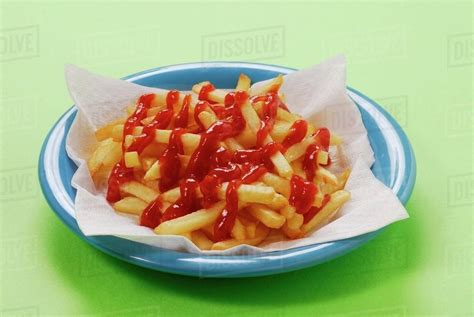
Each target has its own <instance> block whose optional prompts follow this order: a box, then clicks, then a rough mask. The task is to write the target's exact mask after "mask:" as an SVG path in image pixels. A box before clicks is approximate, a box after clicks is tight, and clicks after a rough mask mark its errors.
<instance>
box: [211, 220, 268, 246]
mask: <svg viewBox="0 0 474 317" xmlns="http://www.w3.org/2000/svg"><path fill="white" fill-rule="evenodd" d="M269 233H270V229H268V228H267V227H265V226H264V225H262V224H259V225H258V226H257V229H256V231H255V237H254V238H251V239H245V240H242V241H239V240H237V239H229V240H224V241H220V242H216V243H214V244H213V245H212V248H211V250H227V249H230V248H232V247H235V246H238V245H240V244H248V245H257V244H259V243H260V242H262V241H263V240H265V238H266V237H267V236H268V234H269Z"/></svg>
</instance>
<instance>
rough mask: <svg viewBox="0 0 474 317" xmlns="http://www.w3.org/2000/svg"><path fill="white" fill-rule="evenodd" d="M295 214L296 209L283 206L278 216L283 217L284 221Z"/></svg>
mask: <svg viewBox="0 0 474 317" xmlns="http://www.w3.org/2000/svg"><path fill="white" fill-rule="evenodd" d="M295 213H296V209H295V207H293V206H290V205H288V206H285V207H283V208H282V209H281V210H280V214H281V215H282V216H283V217H285V218H286V219H291V218H293V216H294V214H295Z"/></svg>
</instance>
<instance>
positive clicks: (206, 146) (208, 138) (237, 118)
mask: <svg viewBox="0 0 474 317" xmlns="http://www.w3.org/2000/svg"><path fill="white" fill-rule="evenodd" d="M247 98H248V95H247V93H246V92H237V93H236V94H235V98H234V100H235V102H234V104H233V105H232V106H231V107H232V116H231V117H230V118H229V119H228V120H222V121H217V122H215V123H213V124H212V125H211V126H210V127H209V129H207V130H206V131H205V132H204V133H203V134H201V140H200V141H199V145H198V147H197V149H196V150H195V151H194V153H193V154H192V155H191V158H190V160H189V163H188V166H187V168H186V172H185V177H188V178H195V179H197V180H202V179H203V178H204V176H206V174H207V173H208V172H209V170H210V167H211V163H212V162H211V161H210V160H209V154H211V153H215V152H216V150H217V149H218V148H219V142H220V141H222V140H224V139H226V138H229V137H233V136H235V135H237V134H239V133H240V132H241V131H242V130H243V129H244V128H245V120H244V119H243V116H242V112H241V111H240V108H241V106H242V104H243V103H244V102H245V101H246V100H247Z"/></svg>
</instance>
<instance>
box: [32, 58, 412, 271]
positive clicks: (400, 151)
mask: <svg viewBox="0 0 474 317" xmlns="http://www.w3.org/2000/svg"><path fill="white" fill-rule="evenodd" d="M293 71H294V69H290V68H285V67H279V66H271V65H264V64H252V63H194V64H183V65H174V66H167V67H160V68H155V69H152V70H147V71H144V72H140V73H137V74H134V75H131V76H128V77H126V78H124V79H125V80H128V81H131V82H134V83H137V84H140V85H144V86H150V87H160V88H167V89H172V88H173V89H180V90H190V89H191V87H192V85H193V84H194V83H196V82H200V81H204V80H210V81H211V82H213V83H214V84H216V85H217V86H218V87H221V88H232V87H234V85H235V80H236V78H237V77H238V75H239V74H240V73H245V74H247V75H249V76H250V78H252V80H253V81H260V80H264V79H268V78H272V77H275V76H277V75H278V74H288V73H290V72H293ZM348 93H349V95H350V97H351V98H352V99H353V100H354V101H355V103H356V104H357V106H358V107H359V110H360V112H361V114H362V119H363V122H364V125H365V126H366V128H367V130H368V132H369V139H370V143H371V145H372V148H373V150H374V153H375V164H374V165H373V167H372V171H373V173H374V174H375V176H376V177H377V178H378V179H379V180H381V181H382V182H383V183H384V184H385V185H387V186H388V187H390V188H391V189H392V190H393V191H394V192H395V193H396V195H397V196H398V198H399V199H400V200H401V201H402V202H403V203H406V202H407V200H408V198H409V197H410V194H411V192H412V190H413V186H414V183H415V174H416V167H415V157H414V155H413V151H412V148H411V146H410V143H409V141H408V139H407V137H406V135H405V133H404V132H403V131H402V129H401V127H400V126H399V125H398V124H397V122H396V121H395V120H394V119H393V118H392V117H391V116H390V115H389V114H388V113H387V112H386V111H385V110H384V109H382V107H380V106H379V105H377V104H376V103H375V102H374V101H373V100H371V99H369V98H367V97H366V96H364V95H363V94H361V93H360V92H358V91H357V90H355V89H352V88H348ZM76 112H77V109H76V108H75V107H72V108H71V109H69V111H67V112H66V113H65V114H64V115H63V116H62V117H61V118H60V119H59V120H58V122H57V123H56V124H55V125H54V127H53V128H52V129H51V131H50V132H49V134H48V136H47V137H46V140H45V141H44V144H43V147H42V150H41V154H40V158H39V167H38V169H39V170H38V172H39V179H40V183H41V188H42V190H43V194H44V196H45V197H46V199H47V201H48V203H49V205H50V206H51V208H52V209H53V210H54V212H55V213H56V214H57V215H58V217H59V218H60V219H61V220H62V221H63V222H64V223H65V224H66V225H67V226H68V227H69V228H70V229H71V230H72V231H73V232H74V233H75V234H77V235H78V236H79V237H81V238H82V239H84V240H85V241H87V242H88V243H90V244H91V245H93V246H94V247H96V248H98V249H100V250H102V251H104V252H106V253H108V254H110V255H112V256H114V257H117V258H119V259H121V260H124V261H127V262H130V263H133V264H136V265H140V266H143V267H146V268H150V269H154V270H159V271H163V272H170V273H176V274H182V275H191V276H199V277H244V276H259V275H270V274H276V273H282V272H288V271H293V270H296V269H301V268H305V267H308V266H312V265H316V264H319V263H322V262H325V261H328V260H330V259H333V258H335V257H338V256H340V255H343V254H345V253H347V252H349V251H351V250H354V249H355V248H357V247H359V246H361V245H362V244H364V243H366V242H367V241H369V240H370V239H372V238H373V237H375V236H376V235H377V234H378V232H380V230H379V231H376V232H372V233H368V234H364V235H360V236H357V237H354V238H351V239H346V240H341V241H337V242H331V243H323V244H315V245H311V246H306V247H299V248H294V249H291V250H286V251H275V252H268V253H265V254H253V255H245V256H215V255H214V256H208V255H197V254H190V253H183V252H176V251H170V250H166V249H161V248H157V247H152V246H148V245H144V244H141V243H136V242H132V241H129V240H125V239H121V238H117V237H114V236H99V237H86V236H84V235H83V234H82V232H81V230H80V229H79V227H78V225H77V222H76V220H75V216H74V203H73V202H74V197H75V190H74V188H72V187H71V178H72V175H73V174H74V172H75V171H76V168H77V167H76V165H75V164H74V163H73V162H72V161H71V160H70V159H69V157H68V156H67V154H66V150H65V141H66V136H67V133H68V131H69V128H70V127H71V124H72V122H73V120H74V117H75V115H76Z"/></svg>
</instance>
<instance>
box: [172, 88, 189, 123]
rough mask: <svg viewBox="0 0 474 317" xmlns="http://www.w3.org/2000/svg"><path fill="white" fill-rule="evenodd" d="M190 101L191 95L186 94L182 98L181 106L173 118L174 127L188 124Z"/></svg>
mask: <svg viewBox="0 0 474 317" xmlns="http://www.w3.org/2000/svg"><path fill="white" fill-rule="evenodd" d="M190 103H191V95H186V97H184V100H183V106H182V107H181V110H180V111H179V112H178V114H177V115H176V119H174V126H175V127H176V128H186V127H187V126H188V118H189V104H190Z"/></svg>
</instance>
